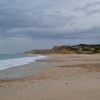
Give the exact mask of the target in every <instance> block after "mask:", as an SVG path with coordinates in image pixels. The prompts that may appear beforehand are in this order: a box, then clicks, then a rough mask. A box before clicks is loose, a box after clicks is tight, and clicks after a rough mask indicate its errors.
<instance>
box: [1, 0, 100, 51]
mask: <svg viewBox="0 0 100 100" xmlns="http://www.w3.org/2000/svg"><path fill="white" fill-rule="evenodd" d="M81 43H87V44H100V0H0V53H22V52H24V51H27V50H32V49H49V48H52V47H53V46H55V45H75V44H81Z"/></svg>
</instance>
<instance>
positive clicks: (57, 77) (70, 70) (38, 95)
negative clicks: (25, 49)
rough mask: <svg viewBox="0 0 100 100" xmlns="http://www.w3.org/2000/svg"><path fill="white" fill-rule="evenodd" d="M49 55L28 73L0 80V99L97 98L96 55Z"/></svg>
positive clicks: (99, 66) (99, 58) (99, 69)
mask: <svg viewBox="0 0 100 100" xmlns="http://www.w3.org/2000/svg"><path fill="white" fill-rule="evenodd" d="M49 56H50V57H51V59H49V60H48V59H45V60H38V61H37V62H42V63H43V62H44V63H45V62H46V63H47V65H46V66H44V67H42V68H39V69H38V70H31V71H30V74H29V75H28V76H24V77H19V78H11V79H1V80H0V100H100V55H99V54H96V55H77V54H71V55H49ZM29 65H30V64H29ZM29 65H28V66H29ZM33 65H34V63H33ZM31 66H32V64H31ZM47 66H48V67H47ZM19 69H20V67H19ZM24 70H25V68H24ZM28 70H29V69H28ZM1 75H2V74H1Z"/></svg>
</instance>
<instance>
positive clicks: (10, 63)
mask: <svg viewBox="0 0 100 100" xmlns="http://www.w3.org/2000/svg"><path fill="white" fill-rule="evenodd" d="M45 57H46V56H36V57H23V58H14V59H6V60H0V70H4V69H7V68H10V67H15V66H20V65H24V64H29V63H30V62H35V61H36V60H37V59H40V58H45Z"/></svg>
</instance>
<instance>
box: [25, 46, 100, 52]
mask: <svg viewBox="0 0 100 100" xmlns="http://www.w3.org/2000/svg"><path fill="white" fill-rule="evenodd" d="M24 53H25V54H75V53H78V54H93V53H100V44H98V45H87V44H80V45H74V46H54V47H53V48H52V49H50V50H49V49H41V50H40V49H35V50H31V51H26V52H24Z"/></svg>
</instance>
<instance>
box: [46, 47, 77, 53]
mask: <svg viewBox="0 0 100 100" xmlns="http://www.w3.org/2000/svg"><path fill="white" fill-rule="evenodd" d="M47 53H48V54H74V53H76V52H75V51H73V50H70V49H68V48H67V47H66V46H54V47H53V48H52V49H51V50H49V51H48V52H47Z"/></svg>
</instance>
